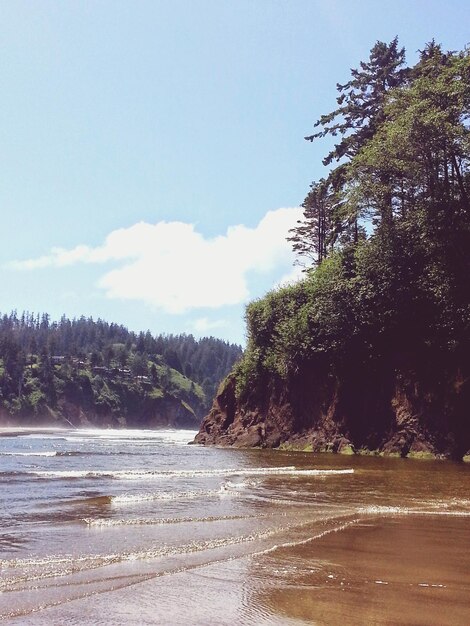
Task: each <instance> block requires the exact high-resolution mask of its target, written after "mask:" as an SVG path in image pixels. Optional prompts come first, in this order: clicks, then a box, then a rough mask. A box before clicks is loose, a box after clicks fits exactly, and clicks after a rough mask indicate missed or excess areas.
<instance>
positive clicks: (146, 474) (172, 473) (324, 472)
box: [28, 467, 354, 480]
mask: <svg viewBox="0 0 470 626" xmlns="http://www.w3.org/2000/svg"><path fill="white" fill-rule="evenodd" d="M353 473H354V470H353V469H296V468H295V467H254V468H243V469H240V468H233V469H212V470H97V471H94V470H47V471H46V470H44V471H35V472H29V473H28V474H30V475H35V476H37V477H39V478H59V479H60V478H115V479H120V480H140V479H153V478H212V477H225V476H320V477H322V476H325V477H326V476H336V475H342V474H353Z"/></svg>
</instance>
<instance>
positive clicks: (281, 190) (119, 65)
mask: <svg viewBox="0 0 470 626" xmlns="http://www.w3.org/2000/svg"><path fill="white" fill-rule="evenodd" d="M469 23H470V4H468V2H466V1H461V0H454V1H452V2H449V3H446V4H444V3H443V2H436V1H434V0H431V1H421V0H416V1H412V0H411V1H410V0H407V1H404V0H394V1H388V0H383V1H381V2H377V1H374V2H371V1H369V0H364V1H360V2H359V1H353V0H349V1H347V0H341V1H333V2H331V1H327V0H324V1H323V2H316V1H315V0H309V1H305V2H304V1H301V0H297V1H296V0H290V1H287V0H250V1H248V0H236V1H235V0H232V1H228V0H227V1H223V0H214V1H212V0H206V1H204V0H179V1H178V0H168V1H165V2H161V1H158V0H153V1H151V2H146V1H143V0H140V1H137V2H134V1H131V0H127V1H125V2H123V1H118V0H113V1H110V2H105V1H100V0H96V1H94V2H91V1H87V2H85V1H84V0H83V1H77V2H71V1H70V2H62V1H59V0H57V1H47V0H42V1H41V2H37V1H35V0H34V1H33V0H31V1H28V2H24V1H21V0H11V1H5V0H4V1H3V2H1V3H0V36H1V41H2V53H1V54H0V72H1V77H2V90H1V91H2V96H1V115H0V146H1V147H0V155H1V156H0V158H1V177H0V181H1V182H0V210H1V216H2V231H1V232H2V244H1V246H0V273H1V277H0V280H1V284H2V296H1V300H0V303H1V304H0V310H1V311H2V312H8V311H10V310H11V309H17V310H19V311H21V310H23V309H26V310H29V311H34V312H42V311H47V312H49V313H50V314H51V315H52V317H53V318H58V317H60V315H61V314H62V313H65V314H66V315H69V316H71V317H73V316H79V315H81V314H83V315H86V316H89V315H91V316H93V317H95V318H96V317H102V318H104V319H106V320H108V321H114V322H118V323H123V324H125V325H127V326H128V327H129V328H131V329H133V330H146V329H150V330H151V331H152V332H153V333H159V332H166V333H170V332H174V333H179V332H187V333H190V332H192V333H194V334H196V335H207V334H212V335H215V336H219V337H222V338H224V339H228V340H230V341H237V342H243V341H244V323H243V312H244V306H245V304H246V302H248V301H249V300H251V299H253V298H256V297H259V296H261V295H262V294H263V293H264V292H265V291H266V290H268V289H270V288H271V287H273V286H274V285H276V284H278V283H279V281H281V280H283V279H284V278H285V277H286V276H289V275H291V273H292V260H293V259H292V255H291V253H290V250H289V247H288V245H287V244H286V243H285V234H286V231H287V229H288V228H289V227H290V225H293V224H294V223H295V220H296V219H297V217H298V215H299V209H298V208H297V207H298V206H299V204H300V203H301V202H302V200H303V198H304V197H305V195H306V193H307V191H308V187H309V184H310V182H311V181H312V180H313V179H316V178H318V177H320V176H321V175H322V173H323V172H322V165H321V159H322V156H323V155H324V154H325V152H326V151H327V145H325V143H322V142H318V143H316V144H310V143H308V142H305V141H304V139H303V137H304V136H305V135H306V134H309V133H311V132H312V129H313V123H314V121H315V120H316V119H317V118H318V117H319V116H320V115H321V114H322V113H325V112H328V111H330V110H332V108H333V107H334V104H335V95H336V91H335V85H336V83H337V82H345V81H346V80H347V79H348V75H349V69H350V68H351V67H356V66H357V65H358V63H359V61H360V60H363V59H366V58H367V56H368V52H369V50H370V48H371V47H372V45H373V44H374V42H375V41H376V40H378V39H380V40H384V41H390V40H391V39H392V38H393V37H394V36H395V35H398V36H399V39H400V43H401V44H402V45H404V46H405V47H406V49H407V56H408V59H409V62H411V63H412V62H413V61H414V60H415V58H416V51H417V50H418V49H419V48H422V47H423V46H424V44H425V42H427V41H429V40H430V39H432V38H433V37H434V38H435V39H436V40H437V41H438V42H441V43H442V44H443V46H444V47H445V48H446V49H454V50H457V49H461V48H463V47H464V46H465V45H466V44H467V43H468V42H469V40H470V34H469V30H468V24H469Z"/></svg>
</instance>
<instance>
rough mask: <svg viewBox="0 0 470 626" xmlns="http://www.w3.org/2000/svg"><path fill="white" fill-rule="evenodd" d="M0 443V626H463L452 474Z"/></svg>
mask: <svg viewBox="0 0 470 626" xmlns="http://www.w3.org/2000/svg"><path fill="white" fill-rule="evenodd" d="M194 435H195V433H194V432H191V431H175V430H160V431H150V430H140V431H132V430H99V429H93V430H57V429H43V430H31V429H29V430H28V429H2V430H0V620H3V621H5V622H8V623H12V624H48V625H49V624H57V625H59V624H64V623H67V624H97V625H100V624H116V625H119V624H126V625H128V624H165V625H167V624H168V625H173V624H175V625H178V624H184V625H188V624H191V625H193V624H216V625H219V624H227V625H228V624H230V625H234V624H240V625H244V624H247V625H258V624H260V625H264V624H265V625H268V624H269V625H271V624H272V625H276V626H277V625H285V624H286V625H290V624H292V625H295V624H407V625H412V624H449V625H452V626H456V625H459V624H462V625H466V624H470V467H469V465H468V464H467V465H465V464H460V465H459V464H454V463H451V462H438V461H412V460H407V459H382V458H374V457H351V456H336V455H313V454H311V453H295V452H282V451H271V450H232V449H219V448H204V447H199V446H188V445H187V444H188V442H189V441H191V440H192V439H193V437H194Z"/></svg>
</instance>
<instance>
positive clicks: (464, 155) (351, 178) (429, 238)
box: [196, 40, 470, 458]
mask: <svg viewBox="0 0 470 626" xmlns="http://www.w3.org/2000/svg"><path fill="white" fill-rule="evenodd" d="M338 88H339V91H340V96H339V97H338V100H337V101H338V104H339V108H338V109H337V110H336V111H334V112H333V113H331V114H329V115H327V116H323V117H322V118H321V119H320V121H319V122H318V124H317V126H318V127H319V128H320V130H319V132H318V133H316V134H315V135H312V136H311V137H309V138H308V139H316V138H317V137H320V136H323V135H325V134H332V135H338V136H339V137H340V141H339V143H338V144H337V145H336V146H335V148H334V149H333V151H332V152H331V153H330V154H329V155H328V156H327V157H326V159H325V164H329V163H333V162H334V161H339V165H338V166H337V167H335V168H333V169H332V170H331V171H330V173H329V174H328V176H327V178H325V179H322V180H321V181H319V182H317V183H314V184H312V187H311V191H310V193H309V195H308V196H307V198H306V200H305V202H304V204H303V206H304V220H303V222H302V223H301V224H299V226H298V228H297V229H294V232H293V233H292V234H291V239H292V240H293V243H294V247H295V248H296V250H297V251H298V252H299V253H301V254H303V255H304V256H308V255H311V256H312V257H313V258H314V259H315V261H316V267H315V268H314V269H311V270H310V271H309V272H307V274H306V277H305V279H304V280H302V281H301V282H299V283H298V284H296V285H293V286H289V287H285V288H281V289H278V290H275V291H273V292H271V293H269V294H267V295H266V296H265V297H264V298H262V299H260V300H258V301H256V302H253V303H252V304H250V305H249V306H248V307H247V314H246V320H247V333H248V346H247V350H246V352H245V354H244V356H243V359H242V360H241V361H240V363H239V364H237V365H236V366H235V368H234V369H233V371H232V373H231V374H230V375H229V377H228V378H227V379H226V380H225V381H224V383H223V384H222V385H221V387H220V389H219V392H218V394H217V397H216V399H215V401H214V404H213V407H212V409H211V411H210V413H209V415H208V416H207V417H206V418H205V419H204V421H203V424H202V426H201V429H200V432H199V434H198V435H197V437H196V441H197V442H198V443H203V444H221V445H234V446H268V447H278V446H294V447H298V448H301V449H308V450H313V451H321V450H325V451H327V450H328V451H334V452H348V453H352V452H359V451H364V452H366V451H378V452H383V453H390V454H398V455H401V456H406V455H412V454H416V455H418V456H426V455H442V456H447V457H453V458H462V456H463V455H465V453H467V452H468V451H469V449H470V201H469V197H470V172H469V162H470V136H469V135H470V133H469V119H470V57H469V54H468V51H465V52H462V53H444V52H443V51H442V50H441V48H440V47H439V46H438V45H436V44H435V43H434V42H431V43H430V44H428V45H426V47H425V48H424V50H423V51H422V52H421V54H420V59H419V61H418V63H417V64H416V65H415V66H414V67H412V68H407V67H405V66H404V51H403V50H400V49H399V48H398V45H397V41H396V40H394V41H393V42H392V43H391V44H388V45H387V44H382V43H380V42H378V43H377V44H376V46H374V48H373V50H372V51H371V56H370V58H369V60H368V62H366V63H363V64H361V67H360V69H359V70H357V71H354V72H353V73H352V79H351V81H350V82H349V83H347V84H346V85H342V86H338Z"/></svg>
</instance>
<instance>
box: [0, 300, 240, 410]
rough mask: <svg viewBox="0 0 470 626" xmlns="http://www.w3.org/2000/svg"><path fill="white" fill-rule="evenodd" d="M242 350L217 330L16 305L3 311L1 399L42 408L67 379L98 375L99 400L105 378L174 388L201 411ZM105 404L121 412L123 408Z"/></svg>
mask: <svg viewBox="0 0 470 626" xmlns="http://www.w3.org/2000/svg"><path fill="white" fill-rule="evenodd" d="M241 352H242V351H241V348H240V346H237V345H233V344H229V343H227V342H225V341H222V340H220V339H216V338H213V337H209V338H203V339H199V340H197V339H195V338H194V337H193V336H192V335H158V336H153V335H152V334H151V333H150V332H149V331H147V332H140V333H134V332H132V331H129V330H128V329H127V328H126V327H125V326H122V325H118V324H113V323H108V322H105V321H103V320H96V321H94V320H93V319H92V318H85V317H81V318H79V319H72V320H71V319H68V318H67V317H65V316H64V317H62V318H61V319H60V320H59V321H52V320H51V319H50V316H49V315H48V314H46V313H44V314H36V315H34V314H31V313H28V312H23V313H22V314H20V315H18V314H17V312H15V311H14V312H12V313H10V314H4V315H3V316H0V401H1V402H2V406H3V408H4V409H6V410H7V412H8V413H15V412H16V413H22V414H26V413H28V411H30V410H31V411H33V412H35V413H38V412H39V411H40V407H41V405H42V404H43V405H45V404H47V405H48V406H55V405H56V404H57V401H58V399H59V396H60V395H61V390H62V388H63V387H64V385H66V384H67V383H68V382H70V381H71V380H72V379H77V380H78V379H79V378H80V377H81V378H82V379H83V377H85V378H86V379H87V380H88V379H89V380H90V381H91V382H92V383H93V381H94V378H97V385H98V387H97V389H95V396H96V397H95V400H96V399H99V398H100V394H101V392H100V389H102V388H103V385H102V384H101V382H103V379H104V385H105V386H106V387H107V388H109V386H110V384H111V383H112V384H114V385H116V384H117V383H118V382H120V384H121V387H123V386H126V385H127V387H129V386H132V385H134V386H135V384H136V383H139V385H140V388H142V385H143V388H142V389H141V391H142V393H144V392H146V391H147V392H149V390H150V387H152V390H153V394H154V396H155V397H158V396H162V394H167V393H169V394H173V395H176V396H177V397H178V398H180V399H182V400H183V401H185V402H186V401H189V402H190V403H191V405H193V408H194V409H195V411H196V413H198V414H199V415H200V414H201V413H202V412H204V411H205V410H206V409H207V408H208V406H209V405H210V402H211V400H212V397H213V395H214V393H215V391H216V389H217V386H218V384H219V382H220V380H221V379H222V378H223V377H224V376H225V375H226V374H227V372H228V371H229V370H230V369H231V368H232V366H233V364H234V363H235V361H236V360H237V359H238V358H239V357H240V356H241ZM100 381H101V382H100ZM82 382H83V381H82ZM108 383H109V384H108ZM79 386H80V385H79ZM145 387H147V389H145ZM80 388H81V387H80ZM104 391H105V394H104V396H103V398H104V399H103V402H104V404H106V402H107V400H106V397H105V396H106V394H107V393H108V391H109V389H108V391H107V390H106V389H105V390H104ZM121 391H122V390H121ZM157 392H158V393H157ZM97 394H98V395H97ZM101 395H103V394H101ZM108 396H109V394H108ZM108 399H109V398H108ZM122 402H125V401H124V400H123V399H122V398H120V399H119V403H121V404H122ZM119 403H118V404H119ZM98 404H99V402H98ZM108 404H109V405H110V406H109V407H108V408H110V410H111V409H113V410H114V412H115V413H116V414H117V413H118V412H119V410H120V409H123V410H124V409H125V407H123V406H117V405H116V406H114V408H113V407H112V404H113V403H112V402H110V403H108Z"/></svg>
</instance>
